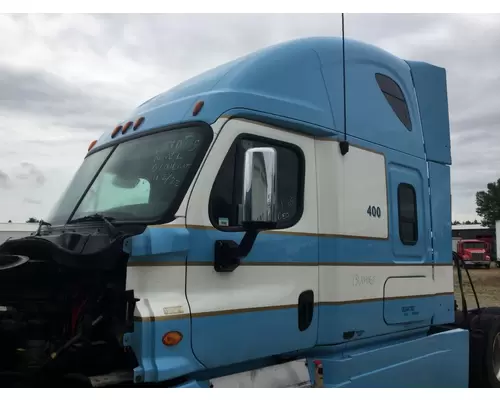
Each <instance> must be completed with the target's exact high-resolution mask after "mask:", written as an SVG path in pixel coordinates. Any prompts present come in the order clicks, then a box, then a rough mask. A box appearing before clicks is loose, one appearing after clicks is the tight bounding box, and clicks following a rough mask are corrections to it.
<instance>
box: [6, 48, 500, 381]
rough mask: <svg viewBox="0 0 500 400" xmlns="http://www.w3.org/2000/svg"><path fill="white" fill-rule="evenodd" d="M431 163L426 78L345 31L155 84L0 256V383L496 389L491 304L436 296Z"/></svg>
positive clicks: (436, 203) (447, 290)
mask: <svg viewBox="0 0 500 400" xmlns="http://www.w3.org/2000/svg"><path fill="white" fill-rule="evenodd" d="M343 50H345V58H343V53H344V51H343ZM344 62H345V63H344ZM344 66H345V68H344ZM344 71H345V75H344ZM344 78H345V79H344ZM344 88H345V92H344V90H343V89H344ZM344 93H345V96H344ZM346 122H347V123H346ZM346 127H347V129H346ZM450 165H451V155H450V131H449V121H448V104H447V89H446V74H445V70H444V69H442V68H439V67H436V66H433V65H430V64H427V63H423V62H413V61H405V60H402V59H399V58H397V57H395V56H393V55H391V54H389V53H387V52H385V51H382V50H380V49H378V48H376V47H373V46H370V45H367V44H364V43H360V42H357V41H351V40H347V41H345V47H343V42H342V41H341V40H340V39H337V38H308V39H301V40H296V41H291V42H287V43H283V44H279V45H276V46H272V47H269V48H266V49H263V50H260V51H258V52H255V53H252V54H249V55H247V56H245V57H242V58H239V59H237V60H234V61H232V62H230V63H228V64H225V65H222V66H220V67H218V68H215V69H213V70H210V71H208V72H206V73H204V74H202V75H200V76H198V77H195V78H192V79H191V80H189V81H187V82H184V83H182V84H180V85H179V86H177V87H175V88H173V89H171V90H169V91H168V92H166V93H162V94H159V95H158V96H156V97H154V98H152V99H150V100H149V101H147V102H145V103H144V104H142V105H141V106H139V107H138V108H137V109H136V110H135V111H134V112H133V113H132V114H131V115H129V116H128V117H127V118H125V119H124V120H123V121H122V122H120V123H119V124H118V125H117V126H116V127H115V128H113V129H110V130H109V131H108V132H105V133H104V134H103V135H102V136H101V137H100V138H99V140H97V141H94V142H93V143H92V144H91V145H90V147H89V152H88V155H87V156H86V158H85V160H84V162H83V163H82V165H81V167H80V169H79V170H78V171H77V173H76V174H75V177H74V178H73V180H72V182H71V183H70V185H69V186H68V188H67V190H66V191H65V192H64V193H63V195H62V197H61V199H60V201H59V202H58V203H57V204H56V205H55V206H54V209H53V211H52V212H51V213H50V215H49V216H48V218H47V221H46V222H41V224H40V228H39V230H38V232H37V234H36V235H34V236H31V237H27V238H23V239H17V240H12V241H8V242H6V243H5V244H3V245H2V246H1V247H0V254H1V256H0V352H1V354H2V357H1V358H0V380H1V384H2V385H3V386H8V385H11V386H16V385H17V386H42V385H57V386H62V385H72V386H85V385H87V386H116V385H121V386H127V385H132V386H134V385H135V386H141V385H156V386H162V387H210V386H212V387H227V386H237V387H242V386H260V387H265V386H269V387H289V386H297V387H307V386H311V385H314V384H315V376H316V374H315V372H316V366H317V365H318V364H319V365H321V368H322V373H323V376H322V378H323V382H322V384H323V386H326V387H342V386H343V387H381V386H382V387H467V386H474V385H476V386H477V385H479V386H481V385H483V386H493V387H498V386H499V382H500V381H499V378H498V376H499V374H498V369H499V366H498V365H497V364H496V363H495V362H494V361H495V360H496V359H497V357H498V350H497V349H498V346H496V344H497V343H498V340H499V337H500V321H499V319H498V317H497V315H498V314H499V312H498V310H497V309H480V308H479V305H478V309H477V310H469V309H468V306H467V303H466V301H465V297H464V296H462V297H463V299H462V301H461V305H462V307H461V308H462V310H458V307H457V305H456V303H455V301H454V280H453V260H452V246H451V245H452V238H451V204H450V202H451V201H450ZM458 262H460V260H458ZM458 272H459V277H460V284H461V283H462V278H461V269H460V268H459V269H458ZM461 287H462V286H461ZM21 288H22V289H21ZM462 292H463V290H462Z"/></svg>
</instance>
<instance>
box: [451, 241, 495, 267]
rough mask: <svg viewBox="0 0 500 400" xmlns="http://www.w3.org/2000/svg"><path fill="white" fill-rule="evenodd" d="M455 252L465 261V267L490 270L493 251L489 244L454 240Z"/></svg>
mask: <svg viewBox="0 0 500 400" xmlns="http://www.w3.org/2000/svg"><path fill="white" fill-rule="evenodd" d="M453 244H454V248H455V249H454V251H456V252H457V253H458V255H459V256H460V257H461V258H462V259H463V262H464V265H465V266H482V267H485V268H490V264H491V249H490V245H489V243H488V242H486V241H484V240H479V239H458V240H456V239H454V243H453Z"/></svg>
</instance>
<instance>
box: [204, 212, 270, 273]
mask: <svg viewBox="0 0 500 400" xmlns="http://www.w3.org/2000/svg"><path fill="white" fill-rule="evenodd" d="M245 225H247V229H246V231H245V235H244V236H243V238H242V239H241V242H240V244H237V243H236V242H235V241H234V240H216V241H215V246H214V269H215V271H216V272H233V271H234V270H235V269H236V268H238V267H239V266H240V264H241V259H242V258H245V257H246V256H248V254H249V253H250V251H251V250H252V248H253V245H254V243H255V240H256V239H257V235H258V234H259V232H260V231H262V230H268V229H275V228H276V223H267V222H258V223H255V222H254V223H248V224H245ZM245 225H244V226H245Z"/></svg>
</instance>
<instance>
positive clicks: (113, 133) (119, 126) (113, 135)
mask: <svg viewBox="0 0 500 400" xmlns="http://www.w3.org/2000/svg"><path fill="white" fill-rule="evenodd" d="M121 129H122V126H121V125H118V126H117V127H116V128H115V129H113V132H111V137H112V138H114V137H115V136H116V135H118V132H120V130H121Z"/></svg>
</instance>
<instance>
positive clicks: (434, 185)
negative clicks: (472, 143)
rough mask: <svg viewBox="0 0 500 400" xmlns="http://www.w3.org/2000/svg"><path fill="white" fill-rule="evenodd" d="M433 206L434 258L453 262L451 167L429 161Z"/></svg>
mask: <svg viewBox="0 0 500 400" xmlns="http://www.w3.org/2000/svg"><path fill="white" fill-rule="evenodd" d="M429 173H430V185H431V196H430V201H431V207H432V218H433V222H434V224H433V232H434V259H435V262H437V263H448V264H451V263H452V236H451V198H450V191H449V190H443V188H449V187H450V186H451V181H450V167H449V166H447V165H443V164H437V163H434V162H429Z"/></svg>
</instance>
